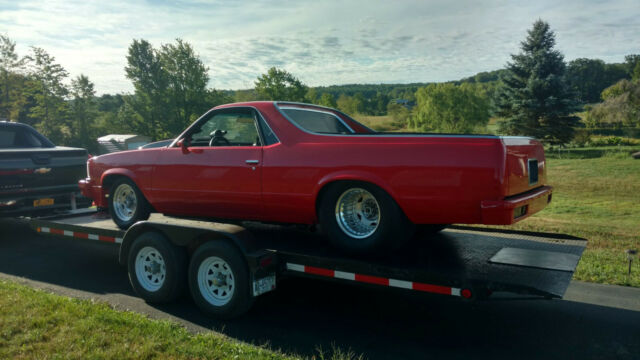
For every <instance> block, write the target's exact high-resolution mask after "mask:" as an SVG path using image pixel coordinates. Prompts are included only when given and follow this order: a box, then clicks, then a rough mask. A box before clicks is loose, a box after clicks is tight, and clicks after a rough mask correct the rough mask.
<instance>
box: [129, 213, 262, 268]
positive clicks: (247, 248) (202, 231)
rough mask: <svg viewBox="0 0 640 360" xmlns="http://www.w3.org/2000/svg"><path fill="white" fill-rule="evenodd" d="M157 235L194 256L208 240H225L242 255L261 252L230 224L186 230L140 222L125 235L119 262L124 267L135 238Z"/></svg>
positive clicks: (246, 234) (243, 231) (245, 233)
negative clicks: (162, 236)
mask: <svg viewBox="0 0 640 360" xmlns="http://www.w3.org/2000/svg"><path fill="white" fill-rule="evenodd" d="M148 231H153V232H158V233H161V234H162V235H164V236H165V237H166V238H167V239H168V240H169V241H171V242H172V243H173V244H174V245H176V246H183V247H186V248H187V249H188V250H189V253H191V252H193V251H194V250H195V248H197V247H198V245H200V244H201V243H203V242H205V241H210V240H224V241H228V242H230V243H231V244H233V245H235V246H236V247H238V249H239V250H240V251H241V252H242V253H243V254H245V255H246V254H250V253H255V252H256V251H258V250H260V248H259V247H258V246H257V245H256V241H255V238H254V237H253V236H252V235H251V233H250V232H249V231H247V230H246V229H245V228H243V227H241V226H237V225H231V224H221V223H209V224H207V226H203V227H200V226H185V225H182V224H168V223H159V222H153V221H139V222H137V223H135V224H133V225H132V226H131V227H130V228H129V229H128V230H127V232H126V233H125V235H124V237H123V239H122V245H121V246H120V254H119V257H118V260H119V262H120V264H121V265H126V263H127V256H128V254H129V249H130V248H131V244H132V243H133V241H134V240H135V239H136V238H137V237H138V235H140V234H142V233H145V232H148Z"/></svg>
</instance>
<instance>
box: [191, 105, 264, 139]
mask: <svg viewBox="0 0 640 360" xmlns="http://www.w3.org/2000/svg"><path fill="white" fill-rule="evenodd" d="M260 145H261V142H260V135H259V134H258V129H257V127H256V122H255V120H254V116H253V111H252V110H251V109H231V110H223V111H222V112H214V113H212V115H211V116H210V117H209V118H208V119H206V120H204V122H202V123H201V125H200V126H199V127H197V128H194V129H193V132H192V133H191V146H200V147H202V146H260Z"/></svg>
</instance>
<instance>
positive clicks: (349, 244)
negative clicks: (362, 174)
mask: <svg viewBox="0 0 640 360" xmlns="http://www.w3.org/2000/svg"><path fill="white" fill-rule="evenodd" d="M318 217H319V219H320V224H321V225H322V227H323V229H324V231H325V232H326V234H327V235H328V237H329V241H330V242H331V243H332V244H333V245H334V246H336V247H338V248H341V249H343V250H347V251H350V252H371V251H380V250H387V249H390V248H398V247H401V246H402V245H404V244H406V243H407V242H408V240H409V239H410V238H411V235H413V231H414V227H415V226H414V225H413V224H412V223H411V222H410V221H409V219H407V217H406V216H405V215H404V213H403V212H402V210H401V209H400V207H399V206H398V204H396V202H395V201H394V200H393V198H392V197H391V196H389V194H387V193H386V192H385V191H383V190H382V189H380V188H378V187H376V186H374V185H371V184H367V183H362V182H355V181H345V182H339V183H335V184H333V185H330V187H329V188H328V189H327V191H326V192H325V193H324V195H323V196H322V199H320V207H319V213H318Z"/></svg>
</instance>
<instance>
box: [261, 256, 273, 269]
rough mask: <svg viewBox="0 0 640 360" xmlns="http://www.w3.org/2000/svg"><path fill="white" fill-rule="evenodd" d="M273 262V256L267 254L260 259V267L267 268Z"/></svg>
mask: <svg viewBox="0 0 640 360" xmlns="http://www.w3.org/2000/svg"><path fill="white" fill-rule="evenodd" d="M271 264H273V256H267V257H264V258H262V259H260V267H262V268H266V267H268V266H269V265H271Z"/></svg>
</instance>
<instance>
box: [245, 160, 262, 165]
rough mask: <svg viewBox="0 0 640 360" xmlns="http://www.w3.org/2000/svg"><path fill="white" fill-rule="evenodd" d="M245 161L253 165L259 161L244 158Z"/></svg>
mask: <svg viewBox="0 0 640 360" xmlns="http://www.w3.org/2000/svg"><path fill="white" fill-rule="evenodd" d="M245 162H246V163H247V164H250V165H255V164H257V163H259V161H258V160H246V161H245Z"/></svg>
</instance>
